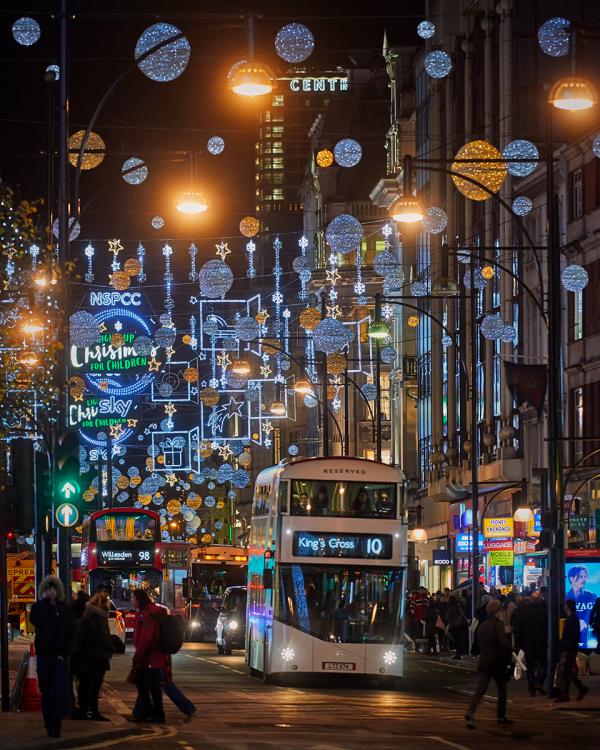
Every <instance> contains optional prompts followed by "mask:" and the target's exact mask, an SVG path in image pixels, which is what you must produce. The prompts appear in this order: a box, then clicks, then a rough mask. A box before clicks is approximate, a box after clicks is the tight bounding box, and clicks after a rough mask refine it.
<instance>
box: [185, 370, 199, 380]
mask: <svg viewBox="0 0 600 750" xmlns="http://www.w3.org/2000/svg"><path fill="white" fill-rule="evenodd" d="M183 379H184V380H185V382H186V383H197V382H198V370H197V369H196V368H195V367H186V368H185V370H184V371H183Z"/></svg>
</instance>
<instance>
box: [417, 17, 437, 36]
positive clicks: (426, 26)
mask: <svg viewBox="0 0 600 750" xmlns="http://www.w3.org/2000/svg"><path fill="white" fill-rule="evenodd" d="M417 34H418V35H419V36H420V37H421V39H431V37H432V36H434V34H435V24H434V23H432V22H431V21H421V23H420V24H419V25H418V26H417Z"/></svg>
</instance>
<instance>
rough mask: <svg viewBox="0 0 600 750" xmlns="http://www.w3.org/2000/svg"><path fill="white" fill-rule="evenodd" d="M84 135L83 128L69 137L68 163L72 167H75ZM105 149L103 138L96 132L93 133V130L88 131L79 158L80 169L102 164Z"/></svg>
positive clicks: (92, 167)
mask: <svg viewBox="0 0 600 750" xmlns="http://www.w3.org/2000/svg"><path fill="white" fill-rule="evenodd" d="M84 135H85V130H78V131H77V132H76V133H73V135H72V136H71V137H70V138H69V163H70V164H71V165H72V166H73V167H76V166H77V162H78V161H79V153H80V150H81V144H82V143H83V136H84ZM105 151H106V144H105V143H104V140H103V139H102V138H101V136H99V135H98V133H94V131H93V130H92V131H90V134H89V136H88V139H87V143H86V144H85V150H84V152H83V156H82V158H81V169H94V167H97V166H99V165H100V164H102V162H103V161H104V152H105Z"/></svg>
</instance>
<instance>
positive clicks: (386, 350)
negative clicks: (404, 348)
mask: <svg viewBox="0 0 600 750" xmlns="http://www.w3.org/2000/svg"><path fill="white" fill-rule="evenodd" d="M397 356H398V352H397V351H396V350H395V349H394V347H393V346H384V347H383V349H382V350H381V351H380V352H379V357H380V358H381V361H382V362H385V364H386V365H391V364H392V362H393V361H394V360H395V359H396V357H397Z"/></svg>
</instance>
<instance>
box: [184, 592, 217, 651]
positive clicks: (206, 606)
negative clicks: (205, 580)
mask: <svg viewBox="0 0 600 750" xmlns="http://www.w3.org/2000/svg"><path fill="white" fill-rule="evenodd" d="M221 601H222V600H221V598H218V599H217V598H215V599H203V600H202V601H200V602H195V603H194V604H192V605H190V606H189V608H188V612H189V618H188V619H187V622H186V631H187V632H186V637H187V639H188V640H189V641H203V640H204V639H208V640H209V641H211V640H212V636H213V633H214V632H215V627H216V624H217V617H218V615H219V609H220V607H221Z"/></svg>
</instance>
